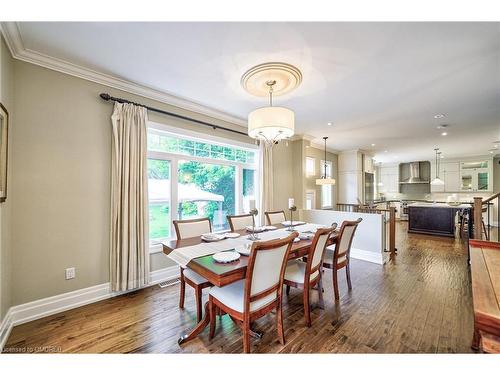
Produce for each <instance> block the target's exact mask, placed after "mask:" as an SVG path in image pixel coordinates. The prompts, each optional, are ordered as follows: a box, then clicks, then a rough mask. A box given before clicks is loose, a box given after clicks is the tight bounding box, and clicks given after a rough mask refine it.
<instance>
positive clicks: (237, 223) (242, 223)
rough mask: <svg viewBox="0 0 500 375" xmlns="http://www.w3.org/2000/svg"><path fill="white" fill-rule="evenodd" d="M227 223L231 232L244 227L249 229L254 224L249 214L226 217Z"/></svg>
mask: <svg viewBox="0 0 500 375" xmlns="http://www.w3.org/2000/svg"><path fill="white" fill-rule="evenodd" d="M227 221H228V222H229V226H230V227H231V232H235V231H237V230H241V229H245V228H246V227H251V226H253V225H254V224H255V219H254V217H253V215H251V214H244V215H233V216H231V215H228V216H227Z"/></svg>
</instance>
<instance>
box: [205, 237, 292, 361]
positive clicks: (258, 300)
mask: <svg viewBox="0 0 500 375" xmlns="http://www.w3.org/2000/svg"><path fill="white" fill-rule="evenodd" d="M297 236H298V233H297V232H292V233H291V234H290V235H289V236H288V237H286V238H283V239H275V240H269V241H259V242H254V243H253V245H252V249H251V251H250V256H249V258H248V265H247V272H246V277H245V279H244V280H239V281H236V282H234V283H232V284H229V285H226V286H223V287H220V288H219V287H216V286H214V287H212V288H211V289H210V294H209V311H210V338H213V337H214V333H215V325H216V320H217V319H216V315H217V312H218V310H220V311H221V312H225V313H227V314H229V316H230V317H231V318H232V319H233V320H234V321H235V322H236V323H237V324H238V325H240V326H241V328H242V331H243V351H244V352H245V353H250V324H251V323H252V322H253V321H254V320H256V319H258V318H260V317H262V316H264V315H266V314H268V313H269V312H271V311H273V310H275V309H276V319H277V329H278V335H279V338H280V341H281V344H282V345H284V344H285V333H284V330H283V314H282V308H281V300H282V298H281V296H282V294H281V293H282V290H283V275H284V273H285V267H286V263H287V259H288V254H289V253H290V249H291V247H292V243H293V240H294V238H295V237H297Z"/></svg>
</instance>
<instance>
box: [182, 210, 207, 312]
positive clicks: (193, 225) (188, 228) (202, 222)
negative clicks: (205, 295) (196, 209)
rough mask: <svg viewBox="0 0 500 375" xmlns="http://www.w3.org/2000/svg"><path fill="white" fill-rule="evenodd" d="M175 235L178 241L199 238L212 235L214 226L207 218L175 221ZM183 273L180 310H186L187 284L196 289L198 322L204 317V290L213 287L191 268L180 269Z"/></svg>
mask: <svg viewBox="0 0 500 375" xmlns="http://www.w3.org/2000/svg"><path fill="white" fill-rule="evenodd" d="M173 222H174V228H175V234H176V235H177V239H178V240H182V239H185V238H191V237H198V236H201V235H202V234H204V233H210V232H211V231H212V224H211V223H210V219H209V218H207V217H204V218H201V219H191V220H174V221H173ZM180 269H181V271H180V274H181V277H180V281H181V291H180V296H179V308H181V309H183V308H184V298H185V294H186V284H188V285H189V286H191V287H192V288H193V289H194V292H195V296H196V319H197V320H198V322H199V321H200V320H201V317H202V305H201V295H202V292H203V289H205V288H208V287H210V286H212V283H210V282H209V281H208V280H207V279H205V278H204V277H203V276H201V275H199V274H197V273H196V272H194V271H193V270H192V269H190V268H185V267H182V266H181V267H180Z"/></svg>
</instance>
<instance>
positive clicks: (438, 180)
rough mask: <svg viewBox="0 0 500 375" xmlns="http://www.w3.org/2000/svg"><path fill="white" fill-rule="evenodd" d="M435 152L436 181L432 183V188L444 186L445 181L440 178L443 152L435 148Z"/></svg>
mask: <svg viewBox="0 0 500 375" xmlns="http://www.w3.org/2000/svg"><path fill="white" fill-rule="evenodd" d="M434 151H435V152H436V177H435V178H434V180H432V181H431V185H432V186H443V185H444V181H443V180H441V179H440V178H439V167H440V164H441V161H440V159H441V157H440V155H441V152H439V148H435V149H434Z"/></svg>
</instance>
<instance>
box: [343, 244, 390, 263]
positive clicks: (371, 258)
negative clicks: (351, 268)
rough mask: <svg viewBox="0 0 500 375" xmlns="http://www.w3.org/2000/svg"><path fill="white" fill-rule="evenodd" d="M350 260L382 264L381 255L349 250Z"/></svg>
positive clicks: (382, 258) (353, 249)
mask: <svg viewBox="0 0 500 375" xmlns="http://www.w3.org/2000/svg"><path fill="white" fill-rule="evenodd" d="M350 255H351V258H354V259H359V260H365V261H367V262H371V263H377V264H384V257H383V255H382V254H381V253H375V252H373V251H366V250H361V249H355V248H354V247H352V248H351V253H350Z"/></svg>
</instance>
